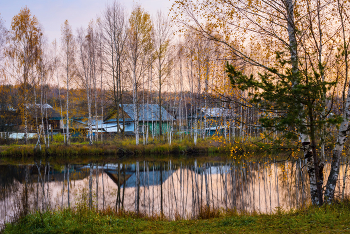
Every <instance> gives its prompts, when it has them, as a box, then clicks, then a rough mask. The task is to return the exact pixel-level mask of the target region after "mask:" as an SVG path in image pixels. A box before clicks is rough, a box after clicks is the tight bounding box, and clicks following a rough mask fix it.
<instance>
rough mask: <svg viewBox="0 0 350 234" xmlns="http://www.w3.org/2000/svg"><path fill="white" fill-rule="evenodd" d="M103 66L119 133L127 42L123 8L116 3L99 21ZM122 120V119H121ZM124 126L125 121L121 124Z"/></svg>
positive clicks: (108, 7) (108, 8)
mask: <svg viewBox="0 0 350 234" xmlns="http://www.w3.org/2000/svg"><path fill="white" fill-rule="evenodd" d="M100 26H101V27H102V33H103V41H104V42H105V45H104V47H105V48H104V54H105V64H106V67H107V69H108V70H107V71H108V73H109V74H110V76H111V77H112V93H113V100H114V105H115V109H116V113H117V126H118V132H119V131H120V129H121V128H120V123H119V119H120V113H119V105H120V104H123V95H122V86H123V79H122V75H123V67H124V64H125V62H124V59H123V58H126V51H125V47H126V42H127V36H128V34H127V20H126V14H125V12H124V8H123V7H122V6H121V5H120V4H118V3H117V2H116V1H115V2H113V3H112V4H111V5H109V6H107V9H106V10H105V12H104V13H103V18H102V21H101V25H100ZM123 119H124V118H123ZM123 126H125V121H124V123H123Z"/></svg>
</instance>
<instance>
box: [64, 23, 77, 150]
mask: <svg viewBox="0 0 350 234" xmlns="http://www.w3.org/2000/svg"><path fill="white" fill-rule="evenodd" d="M61 33H62V38H61V47H62V52H63V59H62V61H64V62H63V65H64V69H65V73H66V85H67V86H66V89H67V94H66V144H67V145H68V144H69V137H70V136H69V83H70V82H71V80H72V78H73V74H74V71H73V69H72V68H73V64H74V59H75V40H74V36H73V33H72V28H71V26H70V25H69V23H68V20H66V21H65V22H64V23H63V25H62V29H61Z"/></svg>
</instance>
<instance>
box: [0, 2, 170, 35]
mask: <svg viewBox="0 0 350 234" xmlns="http://www.w3.org/2000/svg"><path fill="white" fill-rule="evenodd" d="M111 2H113V1H112V0H0V17H1V18H2V19H3V20H4V21H5V25H6V27H7V28H8V29H9V28H10V25H11V20H12V18H13V16H15V15H16V14H18V13H19V11H20V9H21V8H22V7H24V6H27V7H28V8H29V9H30V11H31V12H32V15H35V16H36V17H37V18H38V20H39V22H40V23H41V25H42V26H43V28H44V32H45V35H46V36H47V38H48V39H49V41H50V42H51V41H53V40H54V39H55V38H56V39H57V40H58V41H59V40H60V36H61V25H62V24H63V22H64V21H65V20H66V19H67V20H68V21H69V23H70V25H71V26H72V28H73V30H74V32H75V31H76V29H77V28H78V27H81V26H83V27H87V25H88V23H89V22H90V20H92V19H96V16H97V15H100V14H101V12H102V11H103V10H104V9H105V7H106V5H107V4H108V3H111ZM172 2H173V0H119V3H121V4H122V5H124V6H125V9H126V11H127V12H128V13H130V12H131V10H132V7H133V5H135V4H140V5H141V6H142V7H143V8H144V9H145V10H146V11H148V12H149V13H150V14H151V15H153V16H155V14H156V12H157V11H158V10H162V11H163V12H164V13H166V14H167V13H168V12H169V9H170V7H171V5H172Z"/></svg>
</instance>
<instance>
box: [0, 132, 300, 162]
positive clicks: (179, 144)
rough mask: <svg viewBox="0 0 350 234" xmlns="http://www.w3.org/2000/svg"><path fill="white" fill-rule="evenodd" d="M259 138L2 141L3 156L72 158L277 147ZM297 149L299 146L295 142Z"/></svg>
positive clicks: (246, 151)
mask: <svg viewBox="0 0 350 234" xmlns="http://www.w3.org/2000/svg"><path fill="white" fill-rule="evenodd" d="M254 140H255V141H256V139H249V140H247V141H242V140H241V139H235V141H234V142H227V141H224V140H222V139H221V138H215V137H210V138H207V139H198V142H197V144H194V142H193V140H192V139H181V140H180V139H175V140H173V141H172V144H169V143H168V142H166V141H160V140H153V141H151V140H150V141H149V142H148V144H145V145H144V144H142V143H140V144H139V145H136V143H135V139H133V138H126V139H114V140H110V141H104V142H103V143H102V142H97V143H94V144H93V145H89V144H88V143H87V142H79V143H72V144H71V145H68V146H66V145H64V144H63V143H58V142H52V143H51V144H50V147H48V148H45V146H42V149H41V150H38V149H37V150H35V149H34V148H35V147H34V146H35V145H18V144H13V145H2V146H0V158H12V159H13V158H26V157H41V156H43V157H59V158H69V159H72V158H74V157H79V158H81V157H83V156H118V157H121V156H147V155H153V156H154V155H162V156H167V155H201V156H203V155H213V154H230V153H234V154H236V155H237V154H238V155H251V154H252V153H266V152H272V151H276V149H275V147H276V145H273V144H272V143H261V142H258V143H257V144H252V143H251V142H252V141H254ZM278 147H279V148H277V151H278V152H279V153H281V152H284V151H289V150H290V149H291V146H287V147H280V146H278ZM292 148H294V149H296V146H292Z"/></svg>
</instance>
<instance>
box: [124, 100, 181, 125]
mask: <svg viewBox="0 0 350 234" xmlns="http://www.w3.org/2000/svg"><path fill="white" fill-rule="evenodd" d="M134 107H135V105H134V104H123V110H124V111H125V112H126V113H127V114H128V115H129V116H130V117H131V118H132V119H133V120H134ZM137 108H138V112H139V115H138V116H139V121H152V120H153V121H158V120H159V105H158V104H138V105H137ZM161 113H162V121H171V120H174V117H173V116H171V115H170V114H169V113H168V112H167V111H166V110H165V109H164V108H163V107H161Z"/></svg>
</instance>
